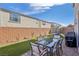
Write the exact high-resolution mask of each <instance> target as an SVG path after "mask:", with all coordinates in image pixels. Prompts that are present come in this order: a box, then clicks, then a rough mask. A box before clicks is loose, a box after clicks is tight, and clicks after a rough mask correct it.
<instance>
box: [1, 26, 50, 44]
mask: <svg viewBox="0 0 79 59" xmlns="http://www.w3.org/2000/svg"><path fill="white" fill-rule="evenodd" d="M49 31H50V29H49V28H15V27H0V44H7V43H11V42H16V41H19V40H24V39H26V38H28V39H30V38H32V35H33V34H34V36H40V34H41V35H47V34H48V33H49Z"/></svg>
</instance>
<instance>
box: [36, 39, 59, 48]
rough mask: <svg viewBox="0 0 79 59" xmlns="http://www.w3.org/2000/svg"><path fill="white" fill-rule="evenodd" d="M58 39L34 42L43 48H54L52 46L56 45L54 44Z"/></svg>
mask: <svg viewBox="0 0 79 59" xmlns="http://www.w3.org/2000/svg"><path fill="white" fill-rule="evenodd" d="M59 40H60V39H50V40H45V39H44V40H41V41H38V42H36V43H37V44H39V45H43V46H47V47H50V48H51V47H53V46H54V44H55V43H56V42H58V41H59Z"/></svg>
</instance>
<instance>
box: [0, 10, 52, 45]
mask: <svg viewBox="0 0 79 59" xmlns="http://www.w3.org/2000/svg"><path fill="white" fill-rule="evenodd" d="M43 23H44V24H43ZM50 29H51V24H50V23H48V22H44V21H40V20H35V19H32V18H30V17H25V16H21V15H20V23H16V22H15V23H14V22H10V13H9V12H6V11H2V10H0V44H7V43H11V42H16V41H19V40H24V39H27V40H28V39H31V38H32V37H33V36H36V37H38V36H40V35H42V36H44V35H48V34H49V31H50Z"/></svg>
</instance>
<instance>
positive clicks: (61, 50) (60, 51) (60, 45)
mask: <svg viewBox="0 0 79 59" xmlns="http://www.w3.org/2000/svg"><path fill="white" fill-rule="evenodd" d="M62 42H63V39H61V40H60V42H59V49H58V50H59V55H60V56H61V55H62V54H63V49H62Z"/></svg>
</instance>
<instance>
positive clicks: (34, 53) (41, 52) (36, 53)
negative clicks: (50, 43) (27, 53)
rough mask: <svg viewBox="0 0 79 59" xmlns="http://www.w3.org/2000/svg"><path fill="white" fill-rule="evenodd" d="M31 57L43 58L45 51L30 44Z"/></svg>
mask: <svg viewBox="0 0 79 59" xmlns="http://www.w3.org/2000/svg"><path fill="white" fill-rule="evenodd" d="M31 55H32V56H45V55H47V49H41V48H40V47H39V45H38V44H35V43H32V42H31Z"/></svg>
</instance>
